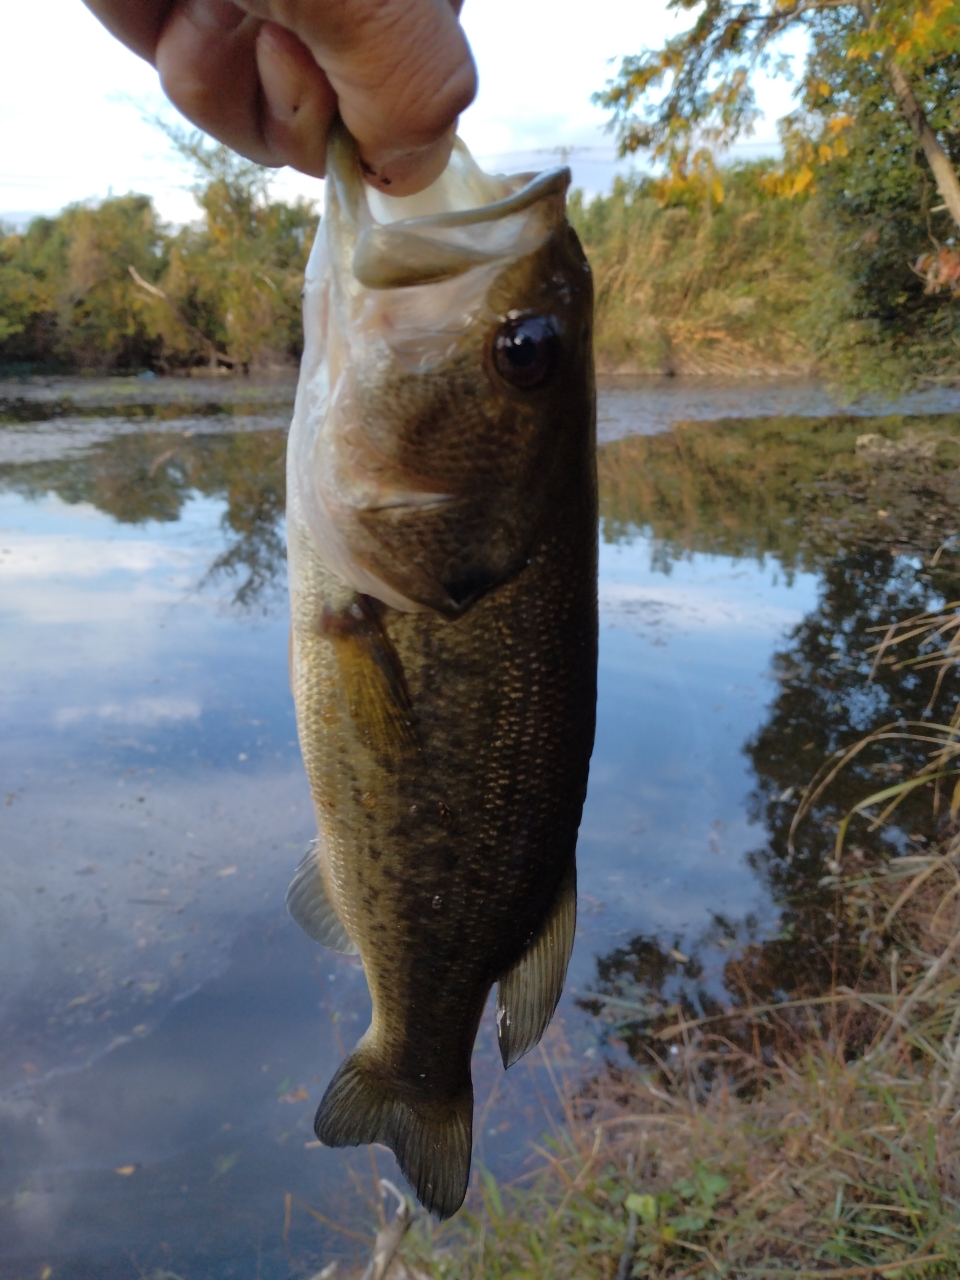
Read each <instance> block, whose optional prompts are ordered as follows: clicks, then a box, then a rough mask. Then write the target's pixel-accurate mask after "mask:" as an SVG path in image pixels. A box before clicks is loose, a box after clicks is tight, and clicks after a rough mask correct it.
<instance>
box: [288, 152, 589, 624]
mask: <svg viewBox="0 0 960 1280" xmlns="http://www.w3.org/2000/svg"><path fill="white" fill-rule="evenodd" d="M569 182H570V173H569V170H568V169H565V168H559V169H551V170H549V171H548V172H546V173H541V174H535V175H531V174H522V175H519V176H515V177H500V176H495V175H490V174H486V173H484V172H483V171H482V170H481V169H480V168H479V166H478V165H477V164H476V162H475V161H474V160H473V159H472V157H471V156H470V154H469V152H468V151H467V149H466V148H465V147H464V145H463V144H462V143H461V142H460V141H459V140H458V141H457V143H456V145H455V148H454V152H453V155H452V157H451V162H450V165H449V166H448V169H447V171H446V172H445V173H444V174H443V175H442V177H441V178H440V179H438V181H437V182H436V183H434V185H433V187H432V188H429V189H428V190H427V191H425V192H422V193H421V194H420V195H417V196H409V197H391V196H386V195H384V194H382V193H380V192H378V191H375V190H374V189H373V188H371V187H370V186H369V185H368V184H367V183H366V182H365V181H364V180H363V177H362V174H361V172H360V169H359V165H358V161H357V153H356V147H355V144H354V142H353V140H352V139H351V138H350V137H349V135H348V134H347V133H346V131H345V130H343V129H342V127H340V128H337V129H335V130H334V133H333V135H332V137H331V142H330V148H329V157H328V177H327V195H326V200H327V204H326V210H325V214H324V222H323V225H322V227H321V232H320V233H319V234H318V237H317V244H316V245H315V247H314V251H313V252H312V254H311V258H310V263H309V265H308V267H307V274H306V284H305V290H304V330H305V349H304V356H303V363H302V370H301V380H300V385H299V388H298V392H297V403H296V407H295V410H294V422H293V429H292V431H291V437H290V449H289V464H288V483H289V486H290V491H291V493H292V495H293V502H294V504H295V505H297V506H298V507H299V509H300V511H301V513H302V516H303V519H304V522H305V523H306V525H307V526H308V528H309V529H310V531H311V534H312V536H313V540H314V542H315V544H316V549H317V551H318V553H319V554H320V556H321V558H322V559H323V561H324V563H325V564H326V565H327V566H328V567H329V568H330V569H331V570H332V571H333V572H334V573H335V574H336V576H337V577H338V578H339V579H340V580H341V581H342V582H343V583H344V584H345V585H346V586H348V587H351V588H353V589H354V590H356V591H359V592H362V593H363V594H366V595H370V596H372V597H374V598H375V599H379V600H380V601H381V602H382V603H384V604H387V605H389V606H390V607H392V608H395V609H399V610H402V611H404V612H421V611H423V610H433V611H436V612H441V613H444V614H446V615H447V616H451V617H452V616H457V615H458V614H459V613H460V612H461V611H462V609H463V607H464V606H463V604H462V603H457V602H456V601H455V600H454V599H453V598H452V597H451V595H450V593H446V592H444V591H441V590H438V589H437V586H436V584H438V583H441V582H451V583H457V582H459V581H460V580H461V579H462V578H465V577H466V578H471V577H472V576H473V573H474V569H473V566H475V565H476V564H477V563H491V564H493V563H496V564H497V565H498V566H499V567H498V569H497V571H496V572H494V571H493V570H491V572H490V574H487V575H486V576H487V577H489V578H490V580H491V582H494V581H496V580H504V578H505V576H508V575H509V574H510V573H513V572H516V571H517V570H518V569H519V568H520V567H521V565H522V564H523V563H524V562H525V559H526V557H527V553H528V551H529V544H530V542H531V540H532V538H533V536H534V531H533V530H532V529H527V530H525V531H521V530H520V528H519V526H520V525H521V524H523V522H524V520H525V519H526V523H527V524H530V523H531V521H532V517H531V518H526V517H525V516H524V511H525V510H529V511H533V510H534V509H535V502H536V499H535V495H533V502H530V501H529V499H528V496H527V493H529V491H530V490H531V488H535V487H536V484H535V481H534V480H533V479H532V478H533V477H534V476H535V474H536V471H537V468H538V466H539V468H540V470H541V471H542V470H543V464H542V462H540V463H537V462H536V461H535V460H534V459H532V458H519V459H518V460H517V465H516V466H514V467H513V468H512V471H510V472H509V473H508V471H507V470H506V468H507V467H508V460H509V457H510V449H509V442H508V447H507V448H506V449H504V448H503V447H502V446H497V447H496V448H497V452H496V453H495V452H494V446H493V443H492V442H493V440H494V439H495V437H496V436H497V435H498V434H501V435H502V434H503V431H502V426H503V422H504V419H505V417H507V416H509V415H511V414H512V415H513V416H514V417H516V418H517V419H518V429H520V428H522V425H523V424H522V421H521V420H522V418H523V415H524V413H528V412H529V406H528V405H527V404H526V403H525V402H524V396H526V397H527V399H528V400H529V399H530V397H532V396H535V395H536V394H537V386H536V385H535V384H536V382H537V377H539V374H538V368H539V366H538V365H537V363H536V359H535V358H534V359H533V363H532V365H531V364H529V362H528V366H524V365H523V356H524V349H523V342H526V343H527V346H528V347H530V346H531V344H534V345H535V342H536V341H538V340H540V339H541V338H542V341H543V343H544V344H545V345H549V344H550V343H553V345H554V346H557V345H559V344H561V330H562V328H563V323H562V318H561V319H559V320H558V319H557V318H556V317H555V316H553V315H543V314H541V312H540V307H541V305H542V304H540V300H539V298H536V297H535V298H533V299H532V301H533V302H534V304H535V305H534V306H532V307H531V306H527V307H526V308H524V307H522V306H520V307H518V306H516V305H514V304H515V303H516V302H517V299H515V298H513V297H509V296H504V297H501V296H500V294H501V293H503V288H502V281H503V278H504V273H505V272H507V271H509V270H510V269H512V267H513V264H517V263H524V262H530V263H533V262H534V261H535V260H537V258H538V255H543V254H544V253H545V252H548V249H549V245H550V242H551V240H552V238H554V237H556V236H557V235H558V234H560V233H561V229H564V228H566V222H565V194H566V190H567V187H568V185H569ZM550 289H553V291H554V293H555V294H556V295H557V296H560V295H561V294H562V293H563V286H558V287H554V286H552V285H551V286H549V288H548V291H547V292H548V294H549V292H550ZM541 292H543V291H542V290H541ZM568 292H569V290H568ZM521 301H522V300H521ZM525 319H526V320H527V321H528V330H529V332H528V333H527V334H525V335H524V334H521V335H520V337H516V335H515V334H514V335H513V337H511V338H509V339H508V340H504V341H503V342H501V347H502V350H501V349H500V348H497V349H496V350H495V349H494V348H495V345H496V342H497V335H498V334H500V332H501V330H503V329H504V328H505V327H509V326H513V329H512V330H511V334H513V330H516V329H517V328H518V326H522V325H523V323H524V321H525ZM537 325H539V328H536V326H537ZM504 351H505V352H506V357H504V354H503V353H504ZM505 358H510V359H512V360H513V362H514V365H515V366H516V369H515V376H514V378H513V385H512V386H509V385H506V384H505V383H504V381H503V378H502V377H501V374H500V373H499V372H498V369H500V368H503V367H504V365H503V361H504V359H505ZM552 359H553V357H552V356H551V360H552ZM498 360H499V362H500V363H499V364H498V363H497V362H498ZM541 363H543V362H541ZM549 363H550V361H547V362H546V364H549ZM546 364H544V367H545V368H546ZM508 372H509V370H508ZM524 379H526V381H525V380H524ZM541 381H542V379H541ZM548 389H549V388H547V390H548ZM411 404H415V406H416V407H415V411H413V412H411V411H410V409H409V408H408V406H410V405H411ZM465 412H466V417H464V414H465ZM459 418H464V422H463V437H462V440H461V441H460V442H459V443H458V442H457V441H456V440H455V439H453V438H452V433H453V431H455V428H456V425H457V420H458V419H459ZM487 434H489V437H490V441H491V443H490V444H489V445H488V444H487V443H486V442H485V439H484V436H485V435H487ZM531 447H532V446H531ZM538 447H539V446H538ZM523 490H526V491H527V493H524V492H522V491H523ZM418 520H424V521H426V522H428V524H429V523H430V522H432V524H431V525H430V528H426V527H425V528H424V529H423V530H421V531H420V536H419V537H418V536H417V535H416V531H415V526H416V524H417V521H418ZM457 520H459V521H460V522H461V523H460V524H459V525H457V527H454V522H456V521H457ZM497 524H499V525H500V526H501V527H502V529H503V530H504V531H505V532H504V533H503V535H502V537H501V538H500V541H501V543H504V544H505V543H507V542H510V543H511V544H516V546H515V550H514V552H513V553H511V554H510V555H507V554H506V553H505V552H503V551H502V550H501V551H498V552H497V554H496V555H495V556H494V557H493V558H492V559H491V557H489V556H486V555H484V554H483V553H482V551H481V550H480V549H479V547H478V546H477V544H478V542H479V541H480V540H482V539H483V538H484V537H486V536H487V534H488V532H489V530H490V529H491V528H492V527H493V526H495V525H497ZM452 546H460V547H461V548H463V549H464V552H465V563H463V564H462V565H460V566H458V565H457V564H452V563H449V559H450V550H449V549H450V547H452ZM411 557H413V559H414V560H415V561H416V563H415V564H414V563H410V560H411ZM486 589H489V587H488V588H486ZM455 594H456V595H457V596H458V597H459V598H460V599H461V600H467V601H472V600H474V599H476V598H479V597H478V594H477V592H474V591H471V592H464V591H458V592H456V593H455Z"/></svg>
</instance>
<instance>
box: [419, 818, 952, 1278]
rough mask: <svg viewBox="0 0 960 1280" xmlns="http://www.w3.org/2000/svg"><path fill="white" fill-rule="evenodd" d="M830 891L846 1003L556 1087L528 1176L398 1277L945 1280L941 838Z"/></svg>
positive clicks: (771, 1013) (752, 1023)
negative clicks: (854, 954)
mask: <svg viewBox="0 0 960 1280" xmlns="http://www.w3.org/2000/svg"><path fill="white" fill-rule="evenodd" d="M836 889H837V899H838V903H842V904H843V909H844V910H845V911H846V912H847V913H848V919H849V923H850V924H851V925H853V924H855V925H856V926H857V927H860V929H861V937H862V946H863V949H864V957H865V964H864V971H865V976H864V981H863V983H862V985H861V986H860V988H859V989H858V990H856V991H854V990H853V989H851V988H845V987H838V988H836V989H834V990H833V991H831V992H829V993H827V994H825V995H824V996H823V997H822V998H821V999H820V1000H819V1001H817V1002H809V1003H807V1004H805V1005H803V1006H801V1007H799V1008H797V1007H794V1008H790V1007H782V1008H779V1009H771V1008H752V1009H751V1008H749V1007H746V1006H745V1007H742V1008H739V1009H737V1010H736V1011H734V1012H733V1013H731V1014H730V1015H728V1016H721V1017H719V1018H718V1019H717V1020H716V1021H715V1022H714V1023H712V1024H711V1023H703V1022H700V1023H697V1022H691V1021H689V1020H683V1019H682V1018H680V1019H678V1018H677V1017H674V1018H673V1020H672V1021H670V1022H667V1023H666V1024H664V1025H663V1026H661V1027H660V1028H659V1030H657V1031H656V1032H655V1033H654V1034H653V1035H652V1036H651V1047H652V1048H653V1049H654V1050H655V1052H656V1058H657V1063H658V1065H656V1066H650V1067H648V1068H647V1069H646V1070H644V1071H639V1070H637V1071H632V1072H629V1073H624V1072H622V1071H621V1072H610V1073H609V1074H608V1075H606V1076H604V1077H602V1078H597V1079H595V1080H592V1081H590V1082H589V1083H588V1084H587V1085H585V1086H584V1085H581V1086H580V1087H579V1088H577V1089H573V1090H571V1092H570V1093H569V1094H568V1096H567V1124H566V1126H565V1128H564V1129H563V1131H562V1133H559V1134H557V1135H555V1137H554V1139H553V1141H552V1142H551V1143H550V1144H549V1146H544V1147H542V1148H541V1149H540V1152H539V1168H538V1169H536V1170H535V1172H534V1173H533V1174H532V1175H531V1176H529V1177H526V1178H520V1179H518V1180H517V1181H516V1182H515V1183H513V1184H511V1185H509V1186H497V1185H496V1184H495V1183H494V1182H493V1180H492V1179H489V1178H486V1179H484V1182H483V1187H482V1190H481V1192H480V1193H479V1194H478V1195H477V1196H476V1197H475V1198H474V1200H473V1202H472V1206H471V1207H470V1208H468V1210H467V1211H466V1212H465V1213H464V1215H462V1217H461V1218H460V1219H459V1220H457V1221H455V1222H454V1223H453V1224H450V1225H449V1226H447V1227H445V1228H442V1229H439V1230H438V1229H436V1228H430V1227H429V1225H424V1224H418V1225H417V1226H415V1227H414V1228H413V1231H412V1232H411V1234H410V1236H409V1237H408V1240H407V1243H406V1245H405V1248H404V1254H405V1258H406V1261H407V1264H408V1266H409V1267H410V1268H411V1269H412V1270H413V1272H414V1274H420V1275H426V1276H430V1277H445V1276H456V1277H458V1280H459V1278H461V1277H462V1278H463V1280H466V1278H467V1277H470V1278H471V1280H473V1278H474V1277H475V1278H476V1280H480V1278H481V1277H482V1278H483V1280H488V1278H489V1280H506V1278H507V1277H510V1278H511V1280H514V1278H515V1280H520V1277H524V1278H526V1277H530V1278H533V1277H537V1278H538V1280H539V1278H542V1280H547V1278H549V1280H561V1278H563V1280H567V1278H568V1277H569V1278H570V1280H574V1277H583V1276H597V1277H604V1278H609V1280H626V1278H627V1277H628V1276H632V1277H641V1276H642V1277H645V1278H647V1277H649V1280H661V1278H663V1280H666V1277H671V1278H673V1280H680V1277H693V1276H704V1277H707V1276H718V1277H721V1276H723V1277H734V1276H736V1277H740V1276H757V1277H770V1278H772V1277H777V1276H823V1277H826V1276H831V1277H841V1276H843V1277H847V1276H849V1277H853V1276H864V1277H870V1276H879V1275H890V1276H899V1277H920V1276H923V1277H927V1278H930V1277H951V1278H952V1277H955V1276H956V1275H957V1274H958V1272H960V1126H958V1121H960V1110H958V1108H960V1035H958V1024H960V1016H958V1008H960V1006H958V1003H957V1002H958V993H960V967H958V963H957V951H958V950H960V932H958V924H960V911H958V892H960V842H958V841H957V840H954V841H953V842H952V843H949V844H947V845H945V846H944V848H943V849H941V850H939V851H937V852H935V853H930V854H926V855H923V856H922V857H916V858H910V859H903V860H900V861H899V862H898V863H897V864H896V865H893V864H891V865H888V866H885V867H878V868H874V869H873V870H871V871H867V870H864V869H863V868H862V866H857V865H856V863H855V860H854V868H851V870H850V871H849V872H847V873H845V874H842V875H838V876H837V877H836ZM871 956H872V957H873V958H874V960H876V958H877V957H879V956H883V964H882V965H878V964H876V963H873V962H871V959H870V957H871ZM881 969H882V970H883V971H884V972H885V973H886V974H887V983H886V985H885V987H884V986H883V985H881V984H880V982H879V981H877V975H878V974H879V972H880V970H881ZM868 972H869V973H872V974H873V978H872V980H871V979H869V978H868V977H867V976H866V975H867V973H868ZM851 1043H856V1044H857V1046H858V1049H857V1051H856V1052H851Z"/></svg>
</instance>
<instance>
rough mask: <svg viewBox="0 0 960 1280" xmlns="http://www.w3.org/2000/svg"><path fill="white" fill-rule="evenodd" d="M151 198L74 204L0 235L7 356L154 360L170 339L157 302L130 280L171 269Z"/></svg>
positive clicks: (88, 362)
mask: <svg viewBox="0 0 960 1280" xmlns="http://www.w3.org/2000/svg"><path fill="white" fill-rule="evenodd" d="M165 261H166V256H165V246H164V241H163V234H162V229H161V226H160V223H159V220H158V219H157V216H156V213H155V211H154V209H153V206H152V204H151V202H150V200H149V199H148V198H147V197H146V196H132V195H131V196H122V197H120V198H118V199H113V198H111V199H108V200H104V201H103V202H102V203H101V204H100V205H98V206H97V207H95V208H94V207H90V206H87V205H82V204H78V205H70V206H69V207H68V208H67V209H65V210H64V211H63V213H62V214H60V216H59V217H58V218H38V219H36V220H35V221H34V222H33V223H31V225H30V227H29V228H28V230H27V231H26V233H25V234H24V235H10V236H7V237H6V239H4V240H3V241H2V242H0V359H7V360H18V359H19V360H31V359H33V360H39V361H49V360H57V361H60V362H62V363H64V364H70V365H75V366H79V367H81V368H82V367H89V366H102V365H128V366H129V365H144V364H149V363H151V361H152V359H154V358H155V356H156V354H157V353H158V350H159V347H160V345H161V343H162V330H161V328H160V325H161V323H162V314H161V309H159V308H158V306H157V300H156V299H155V298H152V297H150V296H149V295H144V296H141V295H140V294H138V293H137V292H136V291H135V290H134V289H133V288H132V287H131V285H130V277H129V274H128V265H132V266H134V267H135V269H136V270H138V271H139V272H140V273H141V274H142V276H143V277H144V278H145V279H147V280H151V281H152V280H155V279H156V278H157V277H158V276H159V275H160V274H161V273H162V272H163V270H164V267H165Z"/></svg>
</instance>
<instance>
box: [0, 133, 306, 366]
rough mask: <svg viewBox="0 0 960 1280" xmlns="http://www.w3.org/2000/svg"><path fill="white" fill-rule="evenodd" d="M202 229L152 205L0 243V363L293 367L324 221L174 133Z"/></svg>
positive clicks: (51, 223) (263, 175)
mask: <svg viewBox="0 0 960 1280" xmlns="http://www.w3.org/2000/svg"><path fill="white" fill-rule="evenodd" d="M170 136H171V137H172V138H173V140H174V142H175V144H176V145H177V147H178V149H179V150H180V151H181V153H182V154H183V155H184V156H186V157H187V158H188V159H190V160H191V161H192V162H193V164H194V167H195V169H196V173H197V179H198V180H197V184H196V186H195V188H194V194H195V196H196V199H197V203H198V205H199V207H200V211H201V214H202V217H201V220H200V221H199V222H198V223H197V224H195V225H190V226H187V227H184V228H182V229H181V230H180V231H178V232H176V233H171V231H170V230H169V229H168V228H166V227H165V226H164V225H163V224H162V223H161V222H160V220H159V218H158V216H157V213H156V211H155V210H154V208H153V205H152V203H151V201H150V200H149V198H148V197H147V196H140V195H128V196H122V197H120V198H111V199H108V200H104V201H102V202H100V203H99V204H78V205H71V206H70V207H69V208H67V209H65V210H64V211H63V213H61V214H60V215H59V216H58V217H56V218H38V219H36V220H34V222H32V223H31V225H30V226H29V228H28V229H27V231H26V232H25V233H24V234H23V235H7V236H6V237H5V238H3V239H2V240H0V363H4V362H34V363H40V364H44V363H50V362H53V361H55V362H59V363H60V364H63V365H66V366H69V367H74V368H100V369H118V368H120V369H122V368H127V369H129V368H144V367H146V368H150V369H154V370H157V371H160V372H167V371H169V370H171V369H173V368H177V367H184V366H191V365H197V364H201V363H207V364H210V365H212V366H216V365H218V364H225V365H227V366H230V367H233V368H243V369H247V368H249V367H250V365H251V364H254V363H257V362H261V363H277V362H284V361H290V360H292V359H296V358H297V357H298V356H299V354H300V350H301V344H302V339H301V327H300V289H301V285H302V280H303V270H304V267H305V265H306V260H307V256H308V254H309V251H310V246H311V244H312V241H313V236H314V233H315V231H316V226H317V217H316V215H315V214H314V212H313V210H312V206H311V205H309V204H308V203H306V202H304V201H298V202H297V204H295V205H287V204H284V203H282V202H276V201H271V200H270V199H269V190H268V173H267V171H266V170H264V169H262V168H260V167H259V166H257V165H254V164H251V163H250V162H249V161H246V160H243V159H241V158H240V157H239V156H237V155H235V154H234V153H233V152H231V151H229V149H228V148H226V147H223V146H219V145H207V144H205V143H204V141H203V137H202V135H201V134H186V133H181V132H178V131H170Z"/></svg>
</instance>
